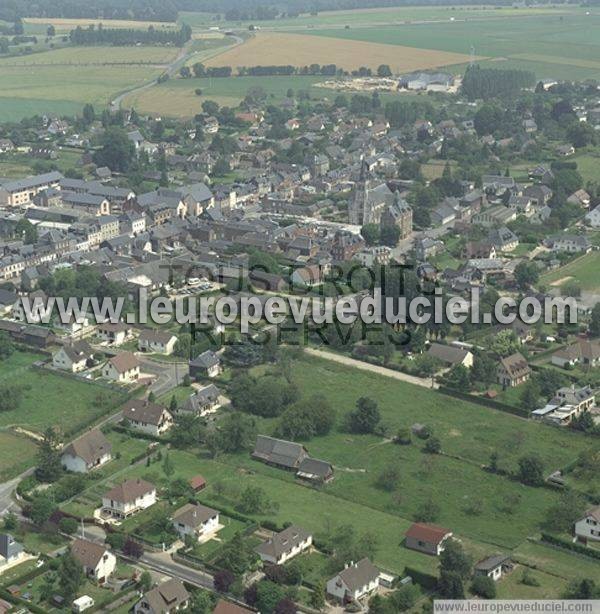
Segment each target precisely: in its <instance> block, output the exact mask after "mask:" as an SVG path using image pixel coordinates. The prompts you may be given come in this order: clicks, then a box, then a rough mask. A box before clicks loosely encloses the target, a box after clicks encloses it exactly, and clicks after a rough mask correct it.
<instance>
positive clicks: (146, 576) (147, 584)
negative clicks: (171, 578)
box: [138, 571, 152, 593]
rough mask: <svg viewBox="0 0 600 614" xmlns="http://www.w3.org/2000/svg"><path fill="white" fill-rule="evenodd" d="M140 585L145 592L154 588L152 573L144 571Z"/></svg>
mask: <svg viewBox="0 0 600 614" xmlns="http://www.w3.org/2000/svg"><path fill="white" fill-rule="evenodd" d="M138 585H139V588H140V590H141V591H142V592H143V593H147V592H148V591H149V590H150V589H151V588H152V575H151V574H150V572H149V571H143V572H142V575H141V576H140V580H139V584H138Z"/></svg>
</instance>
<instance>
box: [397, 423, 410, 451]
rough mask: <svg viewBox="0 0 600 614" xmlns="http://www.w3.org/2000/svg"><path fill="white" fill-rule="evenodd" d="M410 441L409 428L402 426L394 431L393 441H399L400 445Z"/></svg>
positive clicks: (405, 444)
mask: <svg viewBox="0 0 600 614" xmlns="http://www.w3.org/2000/svg"><path fill="white" fill-rule="evenodd" d="M411 441H412V435H411V432H410V429H409V428H407V427H402V428H400V429H398V432H397V433H396V437H395V438H394V442H395V443H399V444H400V445H402V446H407V445H409V444H410V443H411Z"/></svg>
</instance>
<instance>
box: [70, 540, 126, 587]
mask: <svg viewBox="0 0 600 614" xmlns="http://www.w3.org/2000/svg"><path fill="white" fill-rule="evenodd" d="M71 554H72V555H73V558H74V559H75V560H76V561H78V562H79V563H80V564H81V566H82V567H83V571H84V572H85V575H86V576H88V577H90V578H93V579H94V580H95V581H96V582H98V584H104V583H105V582H106V580H108V578H109V577H110V576H111V575H112V574H113V572H114V571H115V567H116V566H117V557H116V556H115V555H114V554H113V553H112V552H110V551H109V550H107V548H106V547H105V546H103V545H100V544H97V543H95V542H90V541H87V540H86V539H76V540H75V541H74V542H73V543H72V544H71Z"/></svg>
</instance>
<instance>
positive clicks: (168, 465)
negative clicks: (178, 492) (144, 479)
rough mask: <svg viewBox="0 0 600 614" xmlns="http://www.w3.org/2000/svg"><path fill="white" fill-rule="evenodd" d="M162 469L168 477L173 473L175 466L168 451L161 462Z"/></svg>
mask: <svg viewBox="0 0 600 614" xmlns="http://www.w3.org/2000/svg"><path fill="white" fill-rule="evenodd" d="M162 470H163V472H164V474H165V475H166V476H167V477H168V478H170V477H171V476H172V475H173V474H174V473H175V467H174V466H173V461H172V460H171V457H170V455H169V454H168V453H167V454H165V458H164V460H163V464H162Z"/></svg>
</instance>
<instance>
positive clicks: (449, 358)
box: [427, 343, 473, 368]
mask: <svg viewBox="0 0 600 614" xmlns="http://www.w3.org/2000/svg"><path fill="white" fill-rule="evenodd" d="M427 353H428V354H429V355H430V356H433V357H434V358H437V359H438V360H439V361H440V362H442V363H443V364H444V365H445V366H448V367H455V366H456V365H463V366H464V367H467V368H471V367H472V366H473V354H472V353H471V352H469V350H465V349H464V348H459V347H456V346H453V345H444V344H442V343H432V344H431V345H430V346H429V350H428V351H427Z"/></svg>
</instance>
